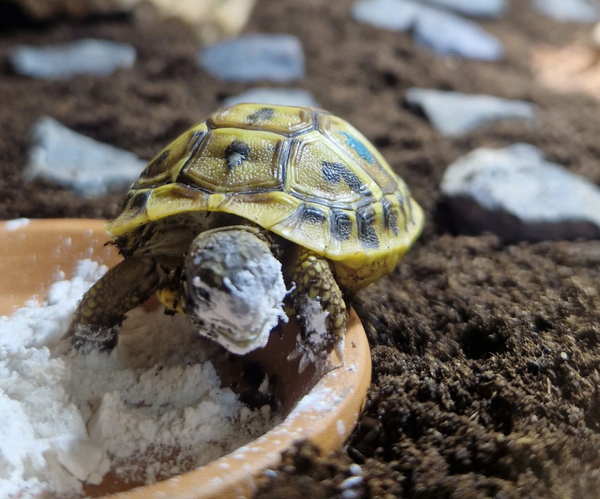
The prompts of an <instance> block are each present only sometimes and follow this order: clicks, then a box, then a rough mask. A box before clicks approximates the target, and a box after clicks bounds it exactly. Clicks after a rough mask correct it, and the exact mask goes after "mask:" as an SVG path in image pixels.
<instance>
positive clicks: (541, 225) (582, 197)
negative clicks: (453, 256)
mask: <svg viewBox="0 0 600 499" xmlns="http://www.w3.org/2000/svg"><path fill="white" fill-rule="evenodd" d="M441 189H442V192H443V194H444V195H445V196H446V199H447V203H448V205H447V206H448V208H449V209H450V210H451V211H452V220H453V221H454V222H455V223H456V225H457V227H458V228H459V229H460V230H461V231H462V232H465V233H469V234H474V233H480V232H482V231H486V230H489V231H492V232H495V233H496V234H498V235H499V236H501V237H502V238H503V239H504V240H506V241H508V242H514V241H519V240H530V241H539V240H546V239H554V240H556V239H575V238H578V237H587V238H597V237H600V188H598V187H597V186H596V185H594V184H593V183H591V182H589V181H588V180H586V179H584V178H583V177H580V176H578V175H575V174H573V173H570V172H569V171H567V170H565V169H564V168H562V167H561V166H559V165H556V164H553V163H550V162H548V161H546V160H545V159H544V155H543V153H542V152H541V151H540V150H539V149H537V148H536V147H534V146H531V145H529V144H514V145H512V146H509V147H506V148H504V149H489V148H483V147H482V148H479V149H476V150H474V151H472V152H470V153H469V154H467V155H465V156H463V157H461V158H459V159H457V160H456V161H455V162H454V163H452V164H451V165H450V166H449V167H448V168H447V170H446V172H445V173H444V178H443V180H442V185H441Z"/></svg>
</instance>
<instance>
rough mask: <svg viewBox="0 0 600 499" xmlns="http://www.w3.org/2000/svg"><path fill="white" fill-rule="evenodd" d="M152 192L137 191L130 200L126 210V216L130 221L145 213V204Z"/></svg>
mask: <svg viewBox="0 0 600 499" xmlns="http://www.w3.org/2000/svg"><path fill="white" fill-rule="evenodd" d="M151 192H152V191H151V190H148V191H138V192H137V193H136V194H135V195H134V196H133V199H132V200H131V202H130V204H129V207H128V208H127V214H128V216H129V219H130V220H133V219H134V218H136V217H137V216H138V215H140V214H142V213H144V212H145V211H146V203H147V202H148V198H149V197H150V193H151Z"/></svg>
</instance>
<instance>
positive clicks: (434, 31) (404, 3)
mask: <svg viewBox="0 0 600 499" xmlns="http://www.w3.org/2000/svg"><path fill="white" fill-rule="evenodd" d="M490 2H491V0H490ZM430 3H437V4H439V5H442V4H443V5H444V6H447V7H448V6H449V4H450V3H453V4H454V7H455V8H456V10H460V9H461V7H460V6H459V5H462V6H463V8H464V9H463V10H465V9H466V8H467V4H471V3H472V2H469V1H468V0H463V1H455V2H452V0H431V2H430ZM501 3H503V2H501ZM476 4H477V5H480V3H479V2H476ZM352 15H353V17H354V19H355V20H356V21H358V22H364V23H368V24H371V25H373V26H375V27H377V28H382V29H389V30H392V31H407V30H409V29H411V28H412V29H413V30H414V31H413V37H414V40H415V42H416V43H419V44H421V45H423V46H425V47H428V48H430V49H432V50H433V51H434V52H436V53H437V54H440V55H443V56H446V55H457V56H460V57H465V58H469V59H481V60H486V61H495V60H498V59H501V58H502V56H503V55H504V49H503V47H502V43H501V42H500V40H498V39H497V38H496V37H495V36H492V35H490V34H489V33H487V32H486V31H485V30H484V29H483V28H481V27H479V26H478V25H477V24H476V23H474V22H472V21H469V20H468V19H465V18H463V17H461V16H459V15H456V14H452V13H450V12H448V11H445V10H442V9H437V8H435V7H433V6H428V5H423V4H421V3H417V2H412V1H410V0H359V1H357V2H356V3H355V4H354V5H353V7H352Z"/></svg>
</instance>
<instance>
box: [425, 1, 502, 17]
mask: <svg viewBox="0 0 600 499" xmlns="http://www.w3.org/2000/svg"><path fill="white" fill-rule="evenodd" d="M425 2H427V3H429V4H431V5H435V6H437V7H442V8H444V9H449V10H454V11H456V12H459V13H461V14H465V15H467V16H474V17H501V16H502V15H503V14H504V13H505V12H506V7H507V5H506V0H425Z"/></svg>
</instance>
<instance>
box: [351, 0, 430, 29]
mask: <svg viewBox="0 0 600 499" xmlns="http://www.w3.org/2000/svg"><path fill="white" fill-rule="evenodd" d="M420 11H421V6H420V5H417V4H415V3H412V2H409V1H405V0H359V1H358V2H356V3H355V4H354V5H353V6H352V16H353V17H354V19H355V20H356V21H358V22H363V23H367V24H371V25H372V26H375V27H376V28H383V29H389V30H392V31H406V30H409V29H410V28H412V27H413V25H414V23H415V21H416V20H417V16H418V14H419V12H420Z"/></svg>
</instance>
